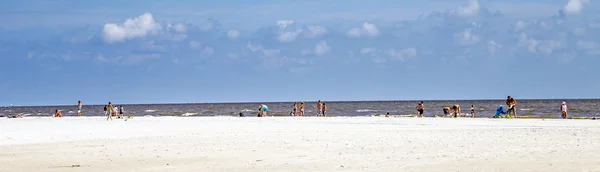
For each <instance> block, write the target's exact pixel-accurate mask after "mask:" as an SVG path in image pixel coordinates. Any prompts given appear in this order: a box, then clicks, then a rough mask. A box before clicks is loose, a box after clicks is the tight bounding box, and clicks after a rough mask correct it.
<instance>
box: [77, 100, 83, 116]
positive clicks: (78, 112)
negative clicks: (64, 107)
mask: <svg viewBox="0 0 600 172" xmlns="http://www.w3.org/2000/svg"><path fill="white" fill-rule="evenodd" d="M82 106H83V105H81V100H80V101H77V116H81V107H82Z"/></svg>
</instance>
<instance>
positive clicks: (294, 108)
mask: <svg viewBox="0 0 600 172" xmlns="http://www.w3.org/2000/svg"><path fill="white" fill-rule="evenodd" d="M297 109H298V106H297V103H296V102H294V106H292V116H296V112H297V111H296V110H297Z"/></svg>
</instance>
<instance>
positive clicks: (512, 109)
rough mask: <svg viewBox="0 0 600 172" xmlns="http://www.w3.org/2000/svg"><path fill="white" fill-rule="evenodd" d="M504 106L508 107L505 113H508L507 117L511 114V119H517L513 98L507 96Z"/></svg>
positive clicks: (515, 103)
mask: <svg viewBox="0 0 600 172" xmlns="http://www.w3.org/2000/svg"><path fill="white" fill-rule="evenodd" d="M506 105H508V111H507V112H506V113H508V114H509V115H511V113H510V112H512V115H511V117H513V118H515V117H517V110H516V107H515V106H516V105H517V101H516V100H515V99H514V98H512V97H510V96H508V97H507V98H506Z"/></svg>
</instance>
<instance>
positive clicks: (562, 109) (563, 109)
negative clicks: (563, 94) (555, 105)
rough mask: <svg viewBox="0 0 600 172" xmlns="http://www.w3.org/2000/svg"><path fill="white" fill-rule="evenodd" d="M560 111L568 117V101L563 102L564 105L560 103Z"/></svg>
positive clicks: (563, 116)
mask: <svg viewBox="0 0 600 172" xmlns="http://www.w3.org/2000/svg"><path fill="white" fill-rule="evenodd" d="M560 112H561V113H562V118H563V119H567V113H569V108H568V107H567V102H562V105H560Z"/></svg>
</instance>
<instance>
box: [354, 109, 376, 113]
mask: <svg viewBox="0 0 600 172" xmlns="http://www.w3.org/2000/svg"><path fill="white" fill-rule="evenodd" d="M379 111H380V110H372V109H359V110H356V112H379Z"/></svg>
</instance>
